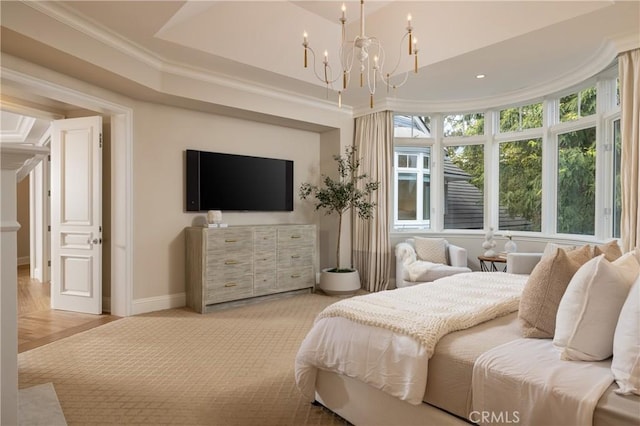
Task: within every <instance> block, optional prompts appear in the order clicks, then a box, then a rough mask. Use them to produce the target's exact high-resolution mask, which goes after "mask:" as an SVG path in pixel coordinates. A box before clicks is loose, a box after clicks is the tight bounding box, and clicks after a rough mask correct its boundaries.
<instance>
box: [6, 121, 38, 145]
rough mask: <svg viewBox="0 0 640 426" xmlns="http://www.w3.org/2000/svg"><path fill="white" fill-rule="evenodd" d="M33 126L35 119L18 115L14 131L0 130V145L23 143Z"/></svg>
mask: <svg viewBox="0 0 640 426" xmlns="http://www.w3.org/2000/svg"><path fill="white" fill-rule="evenodd" d="M35 124H36V119H35V118H33V117H26V116H24V115H20V116H19V117H18V123H17V124H16V127H15V128H14V129H1V130H0V143H5V142H6V143H24V142H25V141H26V140H27V138H28V137H29V133H30V132H31V129H32V128H33V126H34V125H35Z"/></svg>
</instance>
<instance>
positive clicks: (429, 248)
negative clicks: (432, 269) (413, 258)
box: [413, 237, 448, 264]
mask: <svg viewBox="0 0 640 426" xmlns="http://www.w3.org/2000/svg"><path fill="white" fill-rule="evenodd" d="M413 238H414V245H415V247H416V254H417V256H418V259H419V260H424V261H427V262H433V263H441V264H447V263H448V262H447V255H446V250H447V240H445V239H444V238H423V237H413Z"/></svg>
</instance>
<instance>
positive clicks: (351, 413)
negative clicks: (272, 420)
mask: <svg viewBox="0 0 640 426" xmlns="http://www.w3.org/2000/svg"><path fill="white" fill-rule="evenodd" d="M492 275H493V276H494V277H495V278H496V279H499V280H505V279H506V277H511V278H513V280H514V281H515V286H516V287H518V286H520V287H522V286H523V285H524V283H525V282H526V276H525V277H524V278H523V277H522V276H518V275H516V274H505V273H503V272H483V273H469V274H460V275H457V276H455V277H451V278H446V279H443V280H457V281H461V282H463V283H466V285H468V284H469V282H470V281H472V282H477V280H478V278H477V277H479V276H484V277H490V276H492ZM429 285H432V284H422V285H421V286H429ZM391 291H393V292H399V291H411V290H410V288H408V289H397V290H391ZM414 291H417V289H414ZM510 297H511V296H510V295H509V296H508V297H507V298H510ZM505 311H510V312H507V313H505ZM494 314H495V316H493V317H492V318H490V319H488V320H483V321H480V322H479V323H478V324H476V325H473V326H471V327H468V328H463V329H460V330H458V331H452V332H447V333H445V334H444V335H442V336H440V337H439V338H438V339H437V344H436V345H435V346H434V348H433V350H432V351H429V352H431V353H430V356H427V357H426V358H427V360H426V361H425V357H424V354H422V353H419V349H416V347H413V346H411V345H409V346H407V342H406V341H405V340H403V339H406V338H407V336H406V335H404V333H402V332H400V333H396V332H394V331H393V330H389V329H380V328H379V327H376V326H374V325H370V324H365V323H362V322H361V321H360V322H358V321H352V320H349V319H347V318H344V317H340V316H329V317H325V318H320V319H319V320H318V322H327V323H329V324H332V326H329V327H328V328H326V327H323V330H322V332H321V333H320V334H322V335H323V336H324V337H325V338H324V340H325V342H328V341H331V342H332V343H331V344H327V346H326V347H320V346H317V345H315V344H312V345H311V347H310V346H309V345H307V346H306V347H305V343H304V342H303V345H302V346H301V350H300V351H299V353H298V357H297V359H296V380H297V382H298V386H299V388H300V389H301V391H302V393H303V394H305V395H307V396H308V397H310V399H313V400H315V401H316V402H317V403H320V404H322V405H323V406H325V407H327V408H328V409H330V410H331V411H333V412H335V413H336V414H338V415H340V416H341V417H343V418H345V419H346V420H348V421H349V422H351V423H353V424H356V425H359V424H366V425H375V424H379V425H392V424H393V425H405V424H411V425H419V424H425V425H428V424H431V425H433V424H438V425H462V424H469V423H482V424H508V423H519V420H520V419H519V418H518V413H517V412H516V413H513V412H505V413H501V417H500V418H498V419H493V420H496V421H482V420H483V419H482V418H481V415H482V413H480V412H477V411H475V410H474V406H473V392H472V389H473V387H472V377H473V374H474V365H475V364H476V361H477V360H478V358H480V357H481V356H483V354H485V353H490V352H491V351H492V350H494V348H499V347H501V346H502V345H508V344H510V343H512V342H516V341H518V339H521V338H522V335H521V331H520V327H519V323H518V318H517V304H516V308H515V309H514V308H513V305H509V304H505V310H504V311H498V312H497V313H494ZM316 324H317V323H316ZM332 327H333V328H332ZM327 330H328V331H327ZM311 334H313V330H312V331H311V332H310V335H311ZM399 334H400V336H399ZM308 338H309V336H308ZM394 339H395V340H394ZM528 340H534V339H528ZM358 341H360V343H358ZM373 341H375V342H379V341H387V342H392V343H389V346H386V347H385V346H384V345H383V347H382V348H378V349H375V350H374V352H371V350H369V352H368V354H367V355H366V356H365V358H366V361H365V362H364V363H363V362H362V357H361V356H360V355H353V354H354V353H355V347H356V346H358V345H361V346H362V345H370V344H371V343H370V342H373ZM363 342H364V343H363ZM398 342H400V343H398ZM398 344H399V345H400V346H401V347H402V349H400V351H399V353H400V355H398V354H392V353H390V352H392V351H391V350H390V349H389V348H390V347H391V346H394V345H398ZM314 345H315V346H314ZM376 345H378V344H376ZM340 346H342V348H339V351H338V350H336V352H335V353H334V352H332V351H334V347H340ZM376 351H377V352H376ZM394 351H395V349H394ZM311 352H315V353H316V354H317V353H318V352H322V355H321V356H320V357H319V358H324V360H321V361H320V363H324V365H310V364H313V363H318V360H315V361H310V359H309V357H310V356H311V355H310V353H311ZM338 352H340V353H338ZM412 353H414V354H415V356H416V357H417V358H418V361H417V362H416V364H417V366H416V365H413V366H410V367H408V368H406V371H403V372H401V373H400V374H399V376H400V377H403V378H402V379H400V380H409V381H411V380H413V378H414V375H415V376H420V374H422V372H421V371H419V370H420V366H419V365H420V363H422V362H424V363H426V364H428V367H425V370H428V374H427V376H428V379H427V378H425V381H426V384H425V385H424V387H423V389H424V390H423V391H420V395H421V397H420V398H419V399H420V401H416V400H415V397H414V396H415V392H414V396H412V395H411V392H408V391H406V389H404V388H403V386H399V390H398V387H396V388H394V387H393V386H387V384H385V383H383V381H384V380H389V377H392V379H391V380H392V381H398V379H397V378H395V376H394V374H395V372H394V371H391V369H393V368H395V367H394V366H398V365H402V366H404V364H405V363H404V361H403V360H401V358H403V357H405V356H413V355H411V354H412ZM372 354H373V355H372ZM407 354H409V355H407ZM313 356H316V355H313ZM342 357H344V359H343V358H342ZM349 357H352V358H353V359H351V360H349ZM327 359H328V360H329V361H328V362H326V360H327ZM345 359H346V360H345ZM606 362H607V361H605V363H606ZM353 364H363V365H368V366H366V367H365V368H362V369H361V370H362V371H357V370H358V368H356V369H355V370H353V369H351V370H350V368H351V367H348V366H349V365H353ZM583 364H584V363H583ZM345 365H346V366H347V367H345ZM390 366H391V367H390ZM609 366H610V361H609V364H606V365H605V367H606V368H609ZM402 368H405V367H402ZM309 369H311V370H315V371H314V373H313V374H311V375H312V376H314V377H311V378H310V377H309V375H310V374H309V372H308V371H309ZM379 370H382V373H379ZM305 375H306V377H304V376H305ZM370 375H374V376H375V375H378V376H380V377H369V376H370ZM305 381H306V382H307V383H306V384H305V383H304V382H305ZM416 381H417V382H420V381H419V380H416ZM308 382H313V389H312V394H313V395H310V391H309V388H308V387H309V383H308ZM305 387H306V389H305ZM414 388H415V386H414ZM615 389H617V385H616V384H614V383H610V384H608V385H606V386H604V387H603V390H602V391H601V392H598V399H597V404H596V405H595V409H593V424H594V425H596V426H608V425H637V424H638V423H639V421H640V397H638V396H637V395H619V394H617V393H615V392H614V390H615ZM412 398H413V399H412ZM514 416H515V417H514ZM484 420H486V419H484Z"/></svg>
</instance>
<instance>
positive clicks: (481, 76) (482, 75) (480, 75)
mask: <svg viewBox="0 0 640 426" xmlns="http://www.w3.org/2000/svg"><path fill="white" fill-rule="evenodd" d="M484 77H485V75H484V74H478V75H476V78H478V79H480V78H484Z"/></svg>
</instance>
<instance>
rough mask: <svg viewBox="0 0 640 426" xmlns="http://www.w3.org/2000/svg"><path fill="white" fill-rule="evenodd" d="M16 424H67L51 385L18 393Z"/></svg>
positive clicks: (33, 387)
mask: <svg viewBox="0 0 640 426" xmlns="http://www.w3.org/2000/svg"><path fill="white" fill-rule="evenodd" d="M18 424H19V425H24V426H65V425H66V424H67V422H66V420H65V418H64V414H63V413H62V407H60V403H59V402H58V396H57V395H56V390H55V389H54V387H53V384H52V383H45V384H42V385H37V386H32V387H30V388H25V389H20V390H19V391H18Z"/></svg>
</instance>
